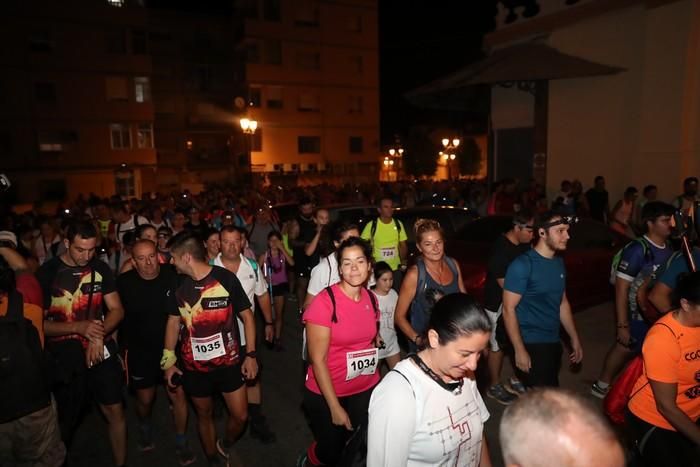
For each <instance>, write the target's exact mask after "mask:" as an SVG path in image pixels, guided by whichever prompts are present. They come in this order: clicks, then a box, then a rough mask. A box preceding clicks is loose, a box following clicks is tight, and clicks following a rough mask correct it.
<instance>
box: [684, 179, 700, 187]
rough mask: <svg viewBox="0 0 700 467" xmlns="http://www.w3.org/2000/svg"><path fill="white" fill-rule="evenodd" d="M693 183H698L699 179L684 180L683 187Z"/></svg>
mask: <svg viewBox="0 0 700 467" xmlns="http://www.w3.org/2000/svg"><path fill="white" fill-rule="evenodd" d="M691 183H698V177H688V178H686V179H685V180H683V186H688V185H690V184H691Z"/></svg>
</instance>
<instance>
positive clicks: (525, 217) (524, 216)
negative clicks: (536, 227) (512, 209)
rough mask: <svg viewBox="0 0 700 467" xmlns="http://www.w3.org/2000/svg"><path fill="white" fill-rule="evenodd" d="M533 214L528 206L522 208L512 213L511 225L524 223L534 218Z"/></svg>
mask: <svg viewBox="0 0 700 467" xmlns="http://www.w3.org/2000/svg"><path fill="white" fill-rule="evenodd" d="M534 217H535V215H534V214H533V213H532V211H531V210H529V209H528V208H522V209H520V211H518V212H516V213H515V214H514V215H513V225H525V224H527V223H528V222H529V221H530V220H532V219H534Z"/></svg>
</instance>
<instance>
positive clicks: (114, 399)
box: [37, 221, 126, 466]
mask: <svg viewBox="0 0 700 467" xmlns="http://www.w3.org/2000/svg"><path fill="white" fill-rule="evenodd" d="M64 242H65V246H66V248H67V251H66V252H65V253H63V254H62V255H60V256H58V257H54V258H52V259H51V260H49V261H47V262H45V263H44V264H43V265H42V266H41V268H39V270H38V271H37V279H38V280H39V283H40V284H41V286H42V290H43V293H44V309H45V312H44V316H45V321H44V333H45V335H46V338H47V339H46V348H47V351H48V352H49V354H51V355H52V357H53V359H54V361H55V363H56V364H55V366H54V368H53V369H52V370H53V373H54V374H53V376H54V387H53V393H54V396H55V398H56V403H57V405H58V419H59V424H60V426H61V436H62V437H63V440H64V442H65V444H66V447H68V448H70V440H71V438H72V436H73V434H74V432H75V430H76V429H77V427H78V424H79V423H80V420H81V416H82V413H83V409H84V408H85V404H86V402H87V400H86V397H84V396H85V391H86V390H87V388H90V390H91V392H92V396H94V398H95V399H96V400H97V402H98V404H99V405H100V409H101V410H102V413H103V414H104V415H105V418H106V419H107V422H108V423H109V438H110V441H111V443H112V454H113V455H114V461H115V464H116V465H117V466H122V465H124V463H125V462H126V419H125V417H124V405H123V401H122V389H123V385H124V377H123V370H122V365H121V362H120V360H119V357H118V355H117V346H116V342H115V341H114V339H113V338H112V333H113V332H114V330H115V329H116V328H117V326H118V325H119V323H120V322H121V320H122V318H123V317H124V309H123V308H122V303H121V300H120V299H119V294H118V293H117V291H116V284H115V281H114V275H113V273H112V271H111V269H110V268H109V266H107V264H106V263H104V262H102V261H100V260H97V259H95V248H96V245H97V230H96V229H95V226H94V225H93V224H91V223H89V222H84V221H76V222H73V223H72V224H71V225H70V226H69V227H68V232H67V235H66V239H65V240H64ZM104 308H107V313H106V314H105V313H104Z"/></svg>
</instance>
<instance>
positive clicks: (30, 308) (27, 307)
mask: <svg viewBox="0 0 700 467" xmlns="http://www.w3.org/2000/svg"><path fill="white" fill-rule="evenodd" d="M6 314H7V296H5V297H2V299H1V300H0V316H5V315H6ZM24 317H25V318H27V319H29V320H30V321H31V322H32V324H33V325H34V327H35V328H36V329H37V331H39V339H40V340H41V346H42V347H43V346H44V311H43V310H42V309H41V308H40V307H38V306H36V305H33V304H31V303H25V304H24Z"/></svg>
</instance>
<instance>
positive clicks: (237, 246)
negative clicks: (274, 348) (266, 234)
mask: <svg viewBox="0 0 700 467" xmlns="http://www.w3.org/2000/svg"><path fill="white" fill-rule="evenodd" d="M243 232H245V229H243V228H242V227H234V226H231V225H227V226H225V227H223V228H222V229H221V234H220V236H221V253H219V255H218V256H217V257H216V258H214V261H213V262H212V263H211V264H212V265H213V266H219V267H222V268H225V269H227V270H228V271H231V272H232V273H234V274H235V275H236V277H237V278H238V280H239V281H240V283H241V287H243V291H244V292H245V293H246V295H247V297H248V301H249V302H250V303H251V304H253V308H252V310H253V313H255V300H254V297H256V298H257V299H258V304H259V305H260V310H261V311H262V314H263V317H264V319H265V340H266V341H267V342H269V343H272V341H273V338H274V323H273V321H272V305H271V303H270V294H269V293H268V291H267V283H266V282H265V278H264V276H263V272H262V271H261V268H260V266H259V265H258V263H257V262H255V261H254V260H252V259H249V258H247V257H245V256H243V245H244V243H243V239H244V237H243ZM238 325H239V329H242V325H243V323H241V321H240V320H239V321H238ZM240 338H241V345H242V346H243V349H242V350H241V352H245V345H246V336H245V334H243V333H241V336H240ZM260 369H261V368H260ZM246 387H247V395H248V413H249V420H250V435H251V436H252V437H253V438H257V439H259V440H260V441H262V442H263V443H265V444H267V443H271V442H274V441H275V440H276V437H275V434H274V433H273V432H272V431H271V430H270V428H269V427H268V425H267V421H266V420H265V416H264V415H263V414H262V408H261V405H262V390H261V387H260V371H258V376H257V377H256V378H255V379H252V378H249V379H248V380H247V381H246Z"/></svg>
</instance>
